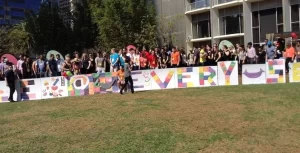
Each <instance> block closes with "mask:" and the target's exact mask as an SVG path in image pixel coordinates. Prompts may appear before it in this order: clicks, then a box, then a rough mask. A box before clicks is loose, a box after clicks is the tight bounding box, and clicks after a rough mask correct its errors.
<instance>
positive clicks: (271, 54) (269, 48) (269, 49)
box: [265, 41, 276, 61]
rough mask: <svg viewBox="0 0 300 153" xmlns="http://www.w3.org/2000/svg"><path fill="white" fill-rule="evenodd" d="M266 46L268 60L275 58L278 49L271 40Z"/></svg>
mask: <svg viewBox="0 0 300 153" xmlns="http://www.w3.org/2000/svg"><path fill="white" fill-rule="evenodd" d="M265 48H266V53H267V56H266V57H267V60H266V61H268V60H273V59H275V57H276V49H275V47H274V46H273V45H272V43H271V42H270V41H269V42H268V43H267V46H265Z"/></svg>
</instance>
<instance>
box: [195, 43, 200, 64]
mask: <svg viewBox="0 0 300 153" xmlns="http://www.w3.org/2000/svg"><path fill="white" fill-rule="evenodd" d="M199 62H200V51H199V49H198V48H197V46H196V47H194V66H199Z"/></svg>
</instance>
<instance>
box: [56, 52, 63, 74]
mask: <svg viewBox="0 0 300 153" xmlns="http://www.w3.org/2000/svg"><path fill="white" fill-rule="evenodd" d="M56 64H57V76H61V72H62V69H61V67H62V65H63V64H64V60H63V59H61V58H60V55H59V54H56Z"/></svg>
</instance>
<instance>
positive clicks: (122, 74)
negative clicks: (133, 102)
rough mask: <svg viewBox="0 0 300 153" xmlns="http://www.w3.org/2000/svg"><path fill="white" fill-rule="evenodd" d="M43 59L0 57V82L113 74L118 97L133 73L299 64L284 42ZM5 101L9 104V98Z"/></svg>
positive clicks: (298, 49) (298, 52)
mask: <svg viewBox="0 0 300 153" xmlns="http://www.w3.org/2000/svg"><path fill="white" fill-rule="evenodd" d="M220 48H222V49H220ZM94 55H96V56H95V57H94ZM43 57H44V56H43V55H38V56H36V59H35V60H32V59H31V58H29V57H28V56H25V55H20V56H19V60H18V62H17V64H16V65H13V64H12V63H10V62H9V61H8V59H7V58H6V57H2V59H1V62H0V80H8V81H9V82H12V81H11V80H14V79H15V78H19V79H28V78H41V77H55V76H61V75H62V74H63V73H64V72H69V73H72V74H73V75H80V74H91V73H104V72H117V73H118V76H119V80H118V85H119V87H120V93H121V94H123V90H124V89H126V87H127V86H128V84H129V85H130V88H131V92H132V93H134V89H133V81H132V78H131V71H135V70H147V69H165V68H176V67H193V66H215V65H217V63H218V62H219V61H237V62H238V64H239V72H241V69H242V65H243V64H265V62H266V61H267V60H270V59H280V58H285V59H286V67H287V68H286V71H287V73H288V72H289V63H291V62H294V61H295V62H300V41H298V42H297V43H292V42H288V43H287V46H285V49H283V50H279V47H278V45H277V44H276V43H273V42H271V41H269V40H265V44H264V45H262V46H260V47H258V48H254V47H253V44H252V43H251V42H249V43H248V44H247V46H246V47H244V45H240V44H236V45H235V46H226V45H224V46H221V47H219V46H218V45H217V44H216V43H215V44H213V46H210V45H202V46H200V47H197V46H195V47H194V48H193V49H192V50H190V51H189V53H188V54H186V53H185V50H184V48H178V47H172V48H167V47H162V48H159V47H156V48H152V49H149V51H148V50H147V49H146V48H145V47H143V48H142V49H141V50H139V49H136V48H128V49H120V50H117V49H115V48H112V49H111V50H110V54H109V53H107V52H101V51H99V52H97V53H96V54H94V53H83V54H82V55H81V56H80V54H79V53H78V52H74V53H73V57H71V55H70V54H67V55H66V56H65V59H62V58H61V56H60V54H57V55H54V54H51V55H50V58H49V59H47V60H46V59H44V58H43ZM11 72H14V73H13V74H15V75H14V77H11V76H12V73H11ZM5 78H6V79H5ZM9 82H8V83H7V84H8V86H12V84H13V83H9ZM11 89H13V90H14V88H11ZM9 100H12V99H11V97H10V99H9Z"/></svg>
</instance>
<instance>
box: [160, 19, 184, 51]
mask: <svg viewBox="0 0 300 153" xmlns="http://www.w3.org/2000/svg"><path fill="white" fill-rule="evenodd" d="M182 18H183V15H176V16H174V17H163V16H160V17H158V19H157V22H158V26H157V32H158V33H159V34H158V39H159V41H160V42H161V43H162V45H163V46H172V45H173V43H174V42H175V41H176V36H177V35H176V33H174V30H175V27H176V23H177V22H178V20H180V19H182Z"/></svg>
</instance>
